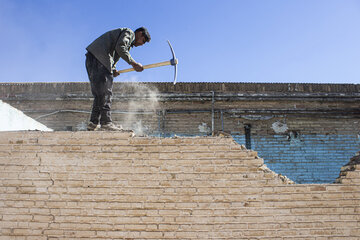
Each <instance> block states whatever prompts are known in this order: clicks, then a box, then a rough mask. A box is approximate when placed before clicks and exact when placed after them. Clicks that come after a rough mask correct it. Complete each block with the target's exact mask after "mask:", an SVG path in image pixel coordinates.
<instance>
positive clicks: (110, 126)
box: [101, 122, 123, 131]
mask: <svg viewBox="0 0 360 240" xmlns="http://www.w3.org/2000/svg"><path fill="white" fill-rule="evenodd" d="M101 130H102V131H123V129H122V128H121V127H118V126H116V125H115V124H114V123H112V122H109V123H106V124H103V125H101Z"/></svg>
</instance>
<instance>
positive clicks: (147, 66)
mask: <svg viewBox="0 0 360 240" xmlns="http://www.w3.org/2000/svg"><path fill="white" fill-rule="evenodd" d="M167 42H168V44H169V47H170V49H171V53H172V56H173V58H172V59H170V61H165V62H159V63H152V64H148V65H144V66H143V68H144V69H148V68H154V67H161V66H168V65H173V66H174V67H175V73H174V85H175V84H176V78H177V64H178V60H177V59H176V56H175V52H174V49H173V47H172V46H171V44H170V41H169V40H168V41H167ZM134 70H135V69H134V68H128V69H124V70H120V71H117V72H118V73H119V74H120V73H127V72H132V71H134Z"/></svg>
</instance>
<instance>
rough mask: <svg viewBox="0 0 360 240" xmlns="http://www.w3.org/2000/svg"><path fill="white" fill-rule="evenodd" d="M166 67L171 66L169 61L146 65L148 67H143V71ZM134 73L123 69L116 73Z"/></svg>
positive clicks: (129, 69)
mask: <svg viewBox="0 0 360 240" xmlns="http://www.w3.org/2000/svg"><path fill="white" fill-rule="evenodd" d="M175 64H177V59H175ZM168 65H173V64H172V63H171V60H170V61H165V62H159V63H153V64H148V65H144V66H143V68H144V69H148V68H155V67H162V66H168ZM132 71H135V69H134V68H128V69H124V70H120V71H117V72H118V73H127V72H132Z"/></svg>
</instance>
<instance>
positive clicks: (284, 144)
mask: <svg viewBox="0 0 360 240" xmlns="http://www.w3.org/2000/svg"><path fill="white" fill-rule="evenodd" d="M233 137H234V139H235V140H236V141H237V142H238V143H239V144H242V145H245V135H233ZM251 146H252V149H253V150H255V151H257V152H258V155H259V157H261V158H263V159H264V162H265V164H266V165H267V166H268V167H269V168H270V169H271V170H273V171H274V172H276V173H281V174H282V175H285V176H287V177H288V178H290V179H291V180H293V181H295V182H296V183H333V182H334V181H335V179H336V178H337V177H338V176H339V173H340V169H341V167H342V166H344V165H345V164H346V163H348V162H349V160H350V158H351V157H353V156H354V155H355V154H356V152H358V151H359V150H360V139H359V137H358V135H318V134H317V135H315V134H314V135H299V136H296V137H295V136H293V137H289V136H288V135H273V136H266V137H261V136H252V140H251Z"/></svg>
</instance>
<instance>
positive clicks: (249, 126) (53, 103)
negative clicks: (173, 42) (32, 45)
mask: <svg viewBox="0 0 360 240" xmlns="http://www.w3.org/2000/svg"><path fill="white" fill-rule="evenodd" d="M137 90H140V91H137ZM139 93H140V94H139ZM154 95H155V97H154ZM0 98H1V99H3V100H4V101H6V102H7V103H9V104H11V105H12V106H14V107H16V108H18V109H20V110H22V111H23V112H24V113H25V114H27V115H28V116H30V117H32V118H34V119H36V120H38V121H40V122H41V123H43V124H45V125H47V126H49V127H51V128H53V129H55V130H68V131H79V130H85V129H86V125H87V122H88V120H89V115H90V109H91V104H92V96H91V91H90V88H89V84H88V83H86V82H84V83H29V84H0ZM112 109H113V111H112V113H113V119H114V121H115V122H116V123H119V124H121V125H123V127H124V128H128V129H129V128H131V129H136V130H137V132H138V133H141V132H143V133H145V134H148V135H150V136H161V137H172V136H175V135H176V136H209V135H212V134H213V130H214V132H217V131H223V132H226V133H229V134H231V135H232V136H233V137H234V139H235V140H236V141H237V142H238V143H240V144H243V145H245V146H246V147H247V148H248V149H253V150H255V151H257V152H258V153H259V156H260V157H262V158H264V159H265V163H266V164H267V166H268V167H269V168H270V169H272V170H274V171H276V172H278V173H281V174H283V175H286V176H288V177H289V178H291V179H292V180H293V181H295V182H296V183H332V182H333V181H334V179H335V178H336V177H337V174H338V172H339V171H340V168H341V167H342V166H343V165H344V164H346V162H347V161H348V159H349V158H351V157H352V156H353V155H354V154H355V153H356V152H357V151H359V149H360V139H359V135H360V124H359V123H360V122H359V121H360V120H359V119H360V85H357V84H277V83H178V84H176V85H175V86H174V85H173V84H172V83H138V84H137V83H115V85H114V101H113V105H112Z"/></svg>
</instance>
